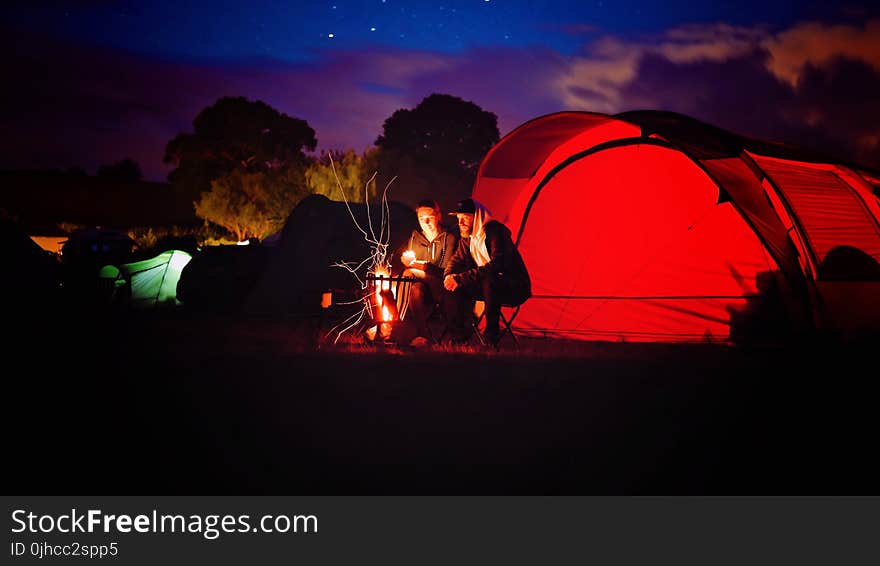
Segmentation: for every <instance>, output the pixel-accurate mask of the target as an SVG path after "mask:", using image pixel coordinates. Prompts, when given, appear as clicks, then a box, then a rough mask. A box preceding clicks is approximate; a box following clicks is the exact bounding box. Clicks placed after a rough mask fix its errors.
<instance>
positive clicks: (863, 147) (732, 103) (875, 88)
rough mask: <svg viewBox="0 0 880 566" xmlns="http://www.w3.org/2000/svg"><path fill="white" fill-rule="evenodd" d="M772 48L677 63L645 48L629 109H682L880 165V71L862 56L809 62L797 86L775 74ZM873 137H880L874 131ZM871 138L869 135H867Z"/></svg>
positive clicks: (627, 96) (628, 91) (625, 91)
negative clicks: (770, 61) (647, 52)
mask: <svg viewBox="0 0 880 566" xmlns="http://www.w3.org/2000/svg"><path fill="white" fill-rule="evenodd" d="M767 56H768V55H767V53H766V52H764V51H761V50H755V51H753V52H752V53H750V54H749V55H747V56H745V57H740V58H735V59H729V60H727V61H723V62H712V61H702V62H698V63H687V64H677V63H673V62H671V61H669V60H668V59H666V58H665V57H663V56H660V55H645V56H644V57H643V58H642V60H641V62H640V65H639V67H638V70H637V75H636V78H635V79H634V80H633V81H632V82H631V83H629V84H628V85H627V86H626V87H624V88H622V89H621V91H620V96H621V106H622V108H623V109H624V110H635V109H644V108H650V109H662V110H670V111H674V112H680V113H682V114H687V115H689V116H693V117H694V118H697V119H700V120H703V121H705V122H708V123H710V124H714V125H716V126H719V127H721V128H725V129H728V130H731V131H733V132H736V133H739V134H743V135H746V136H751V137H756V138H760V139H766V140H772V141H781V142H786V143H790V144H796V145H802V146H805V147H810V148H813V149H816V150H819V151H822V152H824V153H827V154H830V155H832V156H836V157H840V158H843V159H848V160H853V161H859V162H862V163H864V164H865V165H869V166H873V167H880V159H878V157H880V156H878V154H877V147H876V144H875V145H871V144H870V143H869V142H870V140H871V139H876V138H877V136H878V134H880V132H878V126H880V107H878V105H877V104H876V102H875V101H877V100H880V74H878V72H877V71H876V70H875V69H873V68H872V67H870V66H868V65H867V64H865V63H864V62H861V61H853V60H847V59H843V58H840V59H837V60H835V61H834V62H833V63H832V64H829V65H823V66H822V67H821V68H818V67H808V68H807V69H806V70H805V72H804V74H803V75H802V79H801V81H800V82H799V84H798V86H797V87H793V86H791V85H790V84H788V83H787V82H784V81H782V80H781V79H779V78H778V77H776V76H775V75H773V74H772V73H771V72H770V71H769V70H768V69H767V65H766V61H767ZM872 136H873V138H872ZM866 140H867V141H866Z"/></svg>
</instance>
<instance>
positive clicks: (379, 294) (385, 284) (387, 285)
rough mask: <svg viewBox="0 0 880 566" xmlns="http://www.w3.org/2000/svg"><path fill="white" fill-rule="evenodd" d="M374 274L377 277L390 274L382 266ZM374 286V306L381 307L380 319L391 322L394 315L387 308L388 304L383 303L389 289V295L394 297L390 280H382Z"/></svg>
mask: <svg viewBox="0 0 880 566" xmlns="http://www.w3.org/2000/svg"><path fill="white" fill-rule="evenodd" d="M374 275H376V276H377V277H380V276H381V277H389V276H390V274H389V273H388V270H386V269H385V268H384V267H379V268H377V269H376V271H375V273H374ZM375 287H376V291H375V292H376V306H377V307H378V308H380V309H381V311H380V312H381V313H382V320H384V321H386V322H391V321H393V320H394V315H393V314H392V312H391V310H390V309H389V308H388V305H386V304H385V297H387V296H389V293H387V291H389V290H390V291H391V293H390V296H391V297H393V298H396V293H395V292H394V289H392V287H391V281H390V280H386V281H382V284H381V285H376V286H375ZM383 291H385V293H383ZM395 306H396V305H395ZM395 310H396V308H395Z"/></svg>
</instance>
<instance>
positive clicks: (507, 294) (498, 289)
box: [443, 199, 532, 346]
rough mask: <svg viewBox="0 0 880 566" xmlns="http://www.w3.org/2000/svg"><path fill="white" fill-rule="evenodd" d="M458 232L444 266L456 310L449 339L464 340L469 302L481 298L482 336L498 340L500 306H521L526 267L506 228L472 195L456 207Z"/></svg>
mask: <svg viewBox="0 0 880 566" xmlns="http://www.w3.org/2000/svg"><path fill="white" fill-rule="evenodd" d="M450 214H454V215H455V216H457V217H458V228H459V231H460V232H461V240H459V243H458V248H457V249H456V250H455V254H454V255H453V256H452V259H451V260H450V261H449V264H448V265H447V266H446V272H445V277H444V278H443V286H444V287H445V288H446V289H447V290H449V291H452V294H453V297H454V298H455V307H456V308H455V309H454V311H453V315H452V316H450V317H449V323H450V324H449V329H450V332H451V334H452V339H453V340H454V341H462V340H466V339H467V337H468V336H469V332H468V331H467V329H466V328H465V316H467V313H468V312H471V311H473V308H474V301H475V300H476V299H480V298H482V300H483V301H485V303H486V341H487V343H489V344H492V345H493V346H494V345H497V344H498V339H499V338H500V330H499V328H498V322H499V321H498V319H499V317H500V316H501V305H521V304H522V303H524V302H525V300H526V299H528V298H529V297H530V296H531V294H532V283H531V280H530V279H529V272H528V270H527V269H526V265H525V263H524V262H523V259H522V256H520V255H519V251H517V249H516V246H515V245H514V244H513V240H512V239H511V237H510V230H509V229H508V228H507V226H505V225H504V224H502V223H501V222H499V221H497V220H492V218H491V216H490V214H489V211H488V209H486V207H485V206H483V205H482V204H481V203H480V202H478V201H475V200H474V199H465V200H463V201H460V202H459V203H458V208H457V209H456V211H455V212H451V213H450Z"/></svg>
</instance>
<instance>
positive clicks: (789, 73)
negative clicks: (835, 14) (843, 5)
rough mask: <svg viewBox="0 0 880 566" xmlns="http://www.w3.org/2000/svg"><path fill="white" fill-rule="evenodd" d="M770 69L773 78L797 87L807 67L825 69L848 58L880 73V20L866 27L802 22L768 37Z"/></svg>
mask: <svg viewBox="0 0 880 566" xmlns="http://www.w3.org/2000/svg"><path fill="white" fill-rule="evenodd" d="M764 45H765V47H766V48H767V50H768V51H769V53H770V60H769V61H768V68H769V69H770V70H771V71H772V72H773V74H774V75H776V76H777V77H779V78H780V79H782V80H784V81H786V82H787V83H789V84H790V85H792V86H797V85H798V82H799V81H800V79H801V77H802V75H803V72H804V71H805V69H806V68H807V66H811V67H825V66H827V65H829V64H831V63H833V61H835V60H836V59H839V58H841V57H845V58H847V59H853V60H858V61H863V62H865V63H867V64H868V65H870V66H871V67H873V68H874V69H877V70H880V20H878V19H875V20H869V21H867V22H865V25H864V27H857V26H852V25H826V24H822V23H819V22H810V23H803V24H799V25H796V26H794V27H793V28H791V29H788V30H785V31H782V32H781V33H779V34H777V35H775V36H774V37H771V38H768V39H767V40H766V41H765V43H764Z"/></svg>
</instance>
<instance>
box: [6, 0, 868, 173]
mask: <svg viewBox="0 0 880 566" xmlns="http://www.w3.org/2000/svg"><path fill="white" fill-rule="evenodd" d="M872 4H873V3H868V2H863V1H861V0H860V1H856V2H849V3H844V4H843V5H840V6H832V5H831V3H828V2H802V3H792V2H779V1H760V2H759V1H753V2H741V1H737V2H718V1H713V2H694V1H692V0H691V1H682V0H669V1H666V2H653V3H646V2H634V1H620V0H615V1H611V0H601V1H571V2H560V1H543V2H540V3H539V2H535V1H534V0H529V1H510V0H460V1H444V0H440V1H437V2H415V1H403V0H369V1H359V2H352V1H345V0H328V1H324V2H281V1H270V0H250V1H248V2H233V1H229V0H219V1H218V0H215V1H211V2H193V1H186V0H177V1H174V2H170V1H165V0H159V1H152V2H142V1H136V0H117V1H112V0H80V1H64V0H54V1H53V0H32V1H17V2H14V3H13V4H12V5H11V6H9V7H7V8H6V9H5V12H4V15H3V16H2V18H3V19H2V24H0V25H2V32H3V41H4V43H5V45H6V47H7V49H6V53H8V54H11V56H10V55H7V56H6V57H5V58H4V62H3V65H4V67H5V69H4V73H3V76H4V83H5V84H4V88H3V94H2V96H3V101H4V105H3V106H4V107H3V112H2V118H0V125H2V129H3V136H2V147H0V168H3V169H25V168H58V169H66V168H68V167H72V166H79V167H82V168H84V169H85V170H86V171H87V172H89V173H94V172H95V170H96V169H97V167H98V166H100V165H103V164H108V163H112V162H115V161H118V160H120V159H123V158H127V157H131V158H133V159H135V160H136V161H138V163H139V164H140V165H141V168H142V169H143V171H144V174H145V177H146V178H147V179H150V180H164V179H165V177H166V174H167V173H168V170H169V167H168V166H166V165H164V164H163V163H162V155H163V151H164V147H165V144H166V143H167V142H168V141H169V140H170V139H171V138H173V137H174V136H175V135H177V134H178V133H180V132H188V131H191V130H192V120H193V118H194V117H195V116H196V114H198V112H199V111H200V110H202V109H203V108H204V107H206V106H208V105H210V104H213V103H214V102H215V101H216V100H217V99H218V98H219V97H221V96H245V97H248V98H251V99H259V100H263V101H265V102H267V103H268V104H270V105H271V106H273V107H275V108H276V109H278V110H280V111H282V112H284V113H287V114H289V115H291V116H295V117H297V118H301V119H305V120H306V121H308V123H309V124H310V125H311V126H312V127H313V128H314V129H315V131H316V134H317V138H318V149H319V151H320V150H322V149H344V148H349V147H350V148H354V149H356V150H358V151H362V150H364V149H366V148H367V147H369V146H370V145H372V143H373V141H374V140H375V139H376V137H377V136H378V135H379V134H380V133H381V128H382V123H383V121H384V120H385V119H386V118H387V117H389V116H390V115H391V114H392V113H393V112H394V111H395V110H397V109H399V108H412V107H414V106H415V105H416V104H418V103H419V101H420V100H421V99H423V98H424V97H425V96H427V95H429V94H431V93H434V92H438V93H445V94H452V95H455V96H459V97H461V98H464V99H465V100H470V101H473V102H474V103H476V104H478V105H480V106H481V107H482V108H483V109H485V110H488V111H491V112H494V113H495V114H496V115H497V116H498V118H499V129H500V131H501V134H502V135H504V134H505V133H507V132H508V131H510V130H511V129H513V128H515V127H516V126H518V125H519V124H521V123H522V122H525V121H527V120H530V119H532V118H535V117H537V116H540V115H543V114H547V113H550V112H556V111H559V110H589V111H595V112H606V113H616V112H622V111H627V110H636V109H661V110H671V111H676V112H681V113H684V114H688V115H690V116H693V117H696V118H699V119H702V120H705V121H708V122H710V123H713V124H715V125H718V126H721V127H724V128H728V129H731V130H733V131H735V132H738V133H741V134H745V135H750V136H755V137H761V138H766V139H773V140H778V141H786V142H789V143H799V144H803V145H807V146H810V147H814V148H818V149H821V150H826V151H830V152H834V153H836V154H838V155H842V156H845V157H848V158H850V159H852V160H855V161H860V162H862V163H864V164H868V165H872V166H874V167H880V8H877V7H872Z"/></svg>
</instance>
